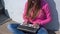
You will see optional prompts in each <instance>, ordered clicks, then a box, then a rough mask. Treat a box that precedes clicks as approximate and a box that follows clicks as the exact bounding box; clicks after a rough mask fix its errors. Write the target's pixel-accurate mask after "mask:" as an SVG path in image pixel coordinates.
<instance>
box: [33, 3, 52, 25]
mask: <svg viewBox="0 0 60 34" xmlns="http://www.w3.org/2000/svg"><path fill="white" fill-rule="evenodd" d="M43 10H44V12H45V13H46V19H44V20H41V19H36V20H35V21H33V23H38V24H40V25H46V24H47V23H49V22H50V21H51V15H50V8H49V6H48V3H46V4H45V5H44V6H43Z"/></svg>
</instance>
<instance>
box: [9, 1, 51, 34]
mask: <svg viewBox="0 0 60 34" xmlns="http://www.w3.org/2000/svg"><path fill="white" fill-rule="evenodd" d="M23 19H24V22H23V25H26V24H29V23H32V24H33V26H32V27H34V28H36V27H37V26H40V29H39V31H38V32H37V34H48V32H47V30H46V29H45V28H44V27H45V25H46V24H47V23H49V22H50V21H51V15H50V8H49V6H48V3H47V1H46V0H28V1H27V2H26V4H25V9H24V13H23ZM18 25H19V24H9V25H8V29H9V30H10V31H11V32H13V34H24V32H22V31H20V30H18V29H17V26H18Z"/></svg>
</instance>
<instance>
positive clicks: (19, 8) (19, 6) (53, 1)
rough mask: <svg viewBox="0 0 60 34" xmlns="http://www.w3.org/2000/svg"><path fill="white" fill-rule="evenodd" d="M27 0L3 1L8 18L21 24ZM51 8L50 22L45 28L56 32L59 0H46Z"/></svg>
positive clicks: (59, 15)
mask: <svg viewBox="0 0 60 34" xmlns="http://www.w3.org/2000/svg"><path fill="white" fill-rule="evenodd" d="M26 1H27V0H4V2H5V8H6V9H8V13H9V16H10V18H12V19H13V20H14V21H17V22H19V23H22V22H23V18H22V13H23V9H24V4H25V2H26ZM47 1H48V3H49V6H50V7H51V14H52V22H51V23H49V24H48V26H47V28H48V29H51V30H58V29H59V24H60V18H59V17H60V14H59V13H60V12H59V11H60V5H59V1H60V0H47Z"/></svg>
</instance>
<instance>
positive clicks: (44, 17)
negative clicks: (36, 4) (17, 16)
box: [23, 0, 51, 25]
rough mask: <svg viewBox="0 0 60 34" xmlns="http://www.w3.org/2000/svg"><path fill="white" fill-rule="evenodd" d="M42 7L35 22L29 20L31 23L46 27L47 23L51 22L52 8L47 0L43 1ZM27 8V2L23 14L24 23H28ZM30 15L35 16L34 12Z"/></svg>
mask: <svg viewBox="0 0 60 34" xmlns="http://www.w3.org/2000/svg"><path fill="white" fill-rule="evenodd" d="M41 5H42V9H40V10H39V12H38V13H37V16H36V18H35V19H34V20H33V19H31V18H29V21H30V22H31V23H33V24H35V23H38V24H40V25H46V24H47V23H49V22H50V21H51V14H50V8H49V5H48V3H47V2H46V0H43V1H42V3H41ZM27 7H28V2H26V4H25V8H24V13H23V19H24V22H27V21H28V18H27V16H26V12H27ZM31 11H32V10H31ZM30 15H31V16H32V15H33V11H32V12H31V13H30Z"/></svg>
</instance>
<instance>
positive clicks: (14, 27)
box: [7, 23, 24, 34]
mask: <svg viewBox="0 0 60 34" xmlns="http://www.w3.org/2000/svg"><path fill="white" fill-rule="evenodd" d="M18 25H19V24H16V23H15V24H14V23H12V24H8V26H7V28H8V30H9V31H11V32H12V33H13V34H24V32H22V31H20V30H18V29H17V27H18Z"/></svg>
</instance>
